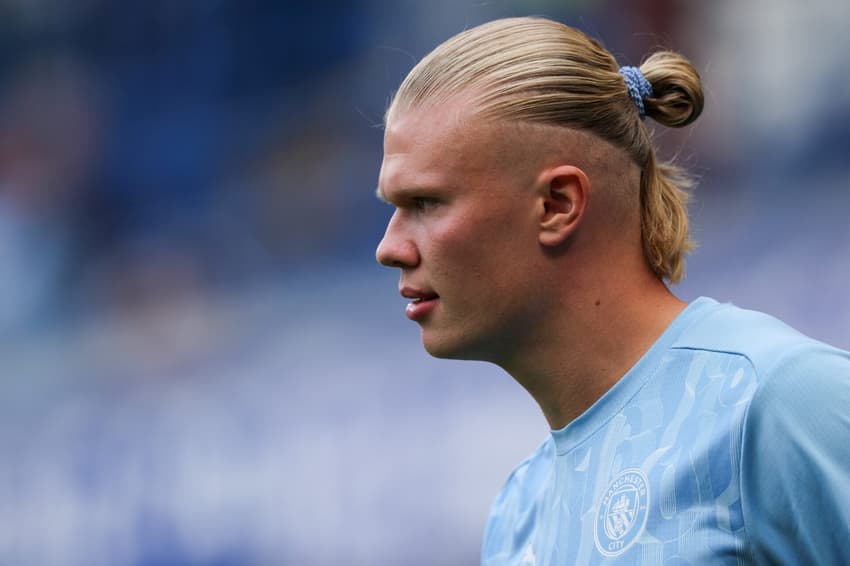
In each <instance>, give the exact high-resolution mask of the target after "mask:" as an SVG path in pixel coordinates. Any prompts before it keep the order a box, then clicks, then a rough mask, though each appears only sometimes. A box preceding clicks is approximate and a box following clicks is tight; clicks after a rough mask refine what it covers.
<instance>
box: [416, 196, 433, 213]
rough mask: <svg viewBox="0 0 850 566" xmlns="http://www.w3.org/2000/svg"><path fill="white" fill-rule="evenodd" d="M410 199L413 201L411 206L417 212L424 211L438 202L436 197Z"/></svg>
mask: <svg viewBox="0 0 850 566" xmlns="http://www.w3.org/2000/svg"><path fill="white" fill-rule="evenodd" d="M411 200H412V202H413V208H414V209H415V210H416V211H417V212H426V211H428V210H431V209H432V208H434V207H435V206H437V205H438V204H439V202H438V201H437V199H435V198H432V197H414V198H413V199H411Z"/></svg>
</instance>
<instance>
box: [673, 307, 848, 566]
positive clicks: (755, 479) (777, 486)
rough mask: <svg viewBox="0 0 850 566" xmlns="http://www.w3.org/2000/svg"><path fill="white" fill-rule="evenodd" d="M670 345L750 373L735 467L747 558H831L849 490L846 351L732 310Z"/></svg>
mask: <svg viewBox="0 0 850 566" xmlns="http://www.w3.org/2000/svg"><path fill="white" fill-rule="evenodd" d="M679 342H680V347H683V348H694V349H705V350H710V351H713V352H723V353H726V354H730V355H735V356H742V357H743V358H746V359H747V360H748V362H749V365H750V366H751V368H752V370H753V373H754V376H755V380H756V383H755V387H754V389H753V391H752V396H751V397H750V399H749V406H748V407H747V410H746V414H745V417H744V419H743V422H742V431H741V444H740V462H739V468H740V489H741V506H742V513H743V517H744V524H745V529H746V531H747V534H748V537H749V538H750V541H751V548H752V549H753V553H754V555H755V557H756V558H757V560H759V561H765V562H768V563H777V562H778V563H812V564H817V563H832V561H833V560H836V559H839V557H840V553H841V552H843V551H842V549H839V548H837V546H836V544H837V543H836V542H835V541H837V540H842V539H844V540H846V539H847V538H848V537H850V532H848V531H850V508H845V507H846V506H845V505H844V503H843V498H844V493H846V491H847V489H850V444H848V443H847V438H850V353H848V352H845V351H842V350H840V349H837V348H834V347H832V346H829V345H827V344H824V343H821V342H818V341H817V340H813V339H811V338H809V337H807V336H805V335H803V334H801V333H799V332H797V331H796V330H794V329H792V328H791V327H789V326H787V325H786V324H784V323H782V322H781V321H779V320H777V319H775V318H773V317H770V316H768V315H765V314H762V313H758V312H754V311H747V310H744V309H739V308H737V307H734V306H732V305H717V306H716V307H715V308H713V309H711V311H710V312H709V313H708V314H707V315H706V316H705V317H704V318H703V319H702V320H701V321H700V322H699V323H698V324H695V325H694V326H693V328H691V329H689V330H688V331H687V332H685V333H683V336H682V339H681V340H680V341H679ZM827 524H828V525H831V527H830V528H829V529H826V528H824V527H823V526H824V525H827ZM835 529H843V531H845V532H836V531H835Z"/></svg>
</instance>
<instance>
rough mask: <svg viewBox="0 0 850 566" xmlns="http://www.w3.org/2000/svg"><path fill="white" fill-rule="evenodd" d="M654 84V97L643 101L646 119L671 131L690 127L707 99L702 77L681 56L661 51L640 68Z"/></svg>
mask: <svg viewBox="0 0 850 566" xmlns="http://www.w3.org/2000/svg"><path fill="white" fill-rule="evenodd" d="M640 71H641V73H643V75H644V76H645V77H646V79H647V80H648V81H649V82H650V84H652V92H653V95H652V96H651V97H648V98H646V99H645V100H644V105H645V107H646V115H647V116H649V117H650V118H652V119H653V120H655V121H656V122H658V123H660V124H663V125H665V126H669V127H671V128H681V127H682V126H687V125H688V124H690V123H691V122H693V121H694V120H696V119H697V118H699V115H700V114H701V113H702V107H703V102H704V95H703V92H702V82H701V81H700V78H699V73H697V70H696V69H695V68H694V66H693V65H691V63H690V62H689V61H688V60H687V59H685V58H684V57H683V56H682V55H679V54H678V53H675V52H673V51H658V52H657V53H653V54H652V55H650V56H649V58H648V59H647V60H646V61H644V63H643V64H642V65H641V66H640Z"/></svg>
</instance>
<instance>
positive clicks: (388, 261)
mask: <svg viewBox="0 0 850 566" xmlns="http://www.w3.org/2000/svg"><path fill="white" fill-rule="evenodd" d="M401 223H402V221H401V219H400V217H399V212H398V211H396V212H395V213H393V216H392V218H390V222H389V224H387V230H386V232H384V237H383V238H382V239H381V242H380V243H379V244H378V249H377V250H375V259H377V260H378V263H380V264H381V265H385V266H387V267H398V268H410V267H416V266H417V265H418V264H419V251H418V250H417V249H416V245H415V244H414V243H413V241H412V240H411V239H410V237H409V236H408V235H406V234H405V232H404V230H403V227H402V226H401Z"/></svg>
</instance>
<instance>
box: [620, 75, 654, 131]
mask: <svg viewBox="0 0 850 566" xmlns="http://www.w3.org/2000/svg"><path fill="white" fill-rule="evenodd" d="M620 74H621V75H623V78H624V79H625V80H626V88H628V89H629V96H630V97H631V98H632V102H634V103H635V106H637V109H638V114H640V119H641V120H643V119H644V118H645V117H646V108H644V106H643V99H644V98H649V97H650V96H652V85H651V84H649V81H648V80H646V77H645V76H643V73H641V72H640V69H638V68H637V67H620Z"/></svg>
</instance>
